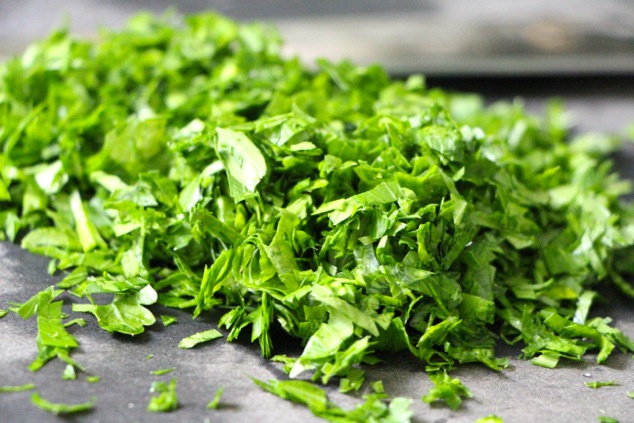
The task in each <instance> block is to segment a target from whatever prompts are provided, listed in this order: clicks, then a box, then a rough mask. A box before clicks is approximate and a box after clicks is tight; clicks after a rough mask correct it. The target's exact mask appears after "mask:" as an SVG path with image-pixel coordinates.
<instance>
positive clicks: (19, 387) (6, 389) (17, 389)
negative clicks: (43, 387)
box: [0, 383, 35, 393]
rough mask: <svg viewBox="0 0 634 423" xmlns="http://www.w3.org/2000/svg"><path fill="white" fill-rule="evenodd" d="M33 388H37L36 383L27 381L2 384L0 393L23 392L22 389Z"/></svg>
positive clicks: (28, 389)
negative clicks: (18, 383)
mask: <svg viewBox="0 0 634 423" xmlns="http://www.w3.org/2000/svg"><path fill="white" fill-rule="evenodd" d="M32 389H35V384H34V383H27V384H25V385H15V386H13V385H5V386H0V393H7V392H22V391H30V390H32Z"/></svg>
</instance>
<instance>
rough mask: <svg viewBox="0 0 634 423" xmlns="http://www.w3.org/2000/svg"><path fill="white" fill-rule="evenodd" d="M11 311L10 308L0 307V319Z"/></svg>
mask: <svg viewBox="0 0 634 423" xmlns="http://www.w3.org/2000/svg"><path fill="white" fill-rule="evenodd" d="M8 313H9V310H2V309H0V319H2V318H3V317H4V316H6V315H7V314H8Z"/></svg>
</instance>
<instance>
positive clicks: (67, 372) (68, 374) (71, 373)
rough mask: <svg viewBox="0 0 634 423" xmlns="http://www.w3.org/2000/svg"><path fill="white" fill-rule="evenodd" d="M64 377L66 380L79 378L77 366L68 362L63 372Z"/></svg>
mask: <svg viewBox="0 0 634 423" xmlns="http://www.w3.org/2000/svg"><path fill="white" fill-rule="evenodd" d="M62 379H64V380H75V379H77V373H76V372H75V367H74V366H73V365H72V364H67V365H66V367H65V368H64V372H63V373H62Z"/></svg>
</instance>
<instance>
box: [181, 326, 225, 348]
mask: <svg viewBox="0 0 634 423" xmlns="http://www.w3.org/2000/svg"><path fill="white" fill-rule="evenodd" d="M218 338H222V334H221V333H220V332H218V331H217V330H216V329H210V330H206V331H204V332H198V333H195V334H193V335H191V336H188V337H187V338H184V339H182V340H181V342H179V343H178V348H194V347H195V346H196V345H198V344H200V343H202V342H207V341H212V340H214V339H218Z"/></svg>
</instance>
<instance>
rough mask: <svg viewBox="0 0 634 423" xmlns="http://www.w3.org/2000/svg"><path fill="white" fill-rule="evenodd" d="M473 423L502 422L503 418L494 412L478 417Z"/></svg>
mask: <svg viewBox="0 0 634 423" xmlns="http://www.w3.org/2000/svg"><path fill="white" fill-rule="evenodd" d="M475 423H504V420H502V419H501V418H499V417H498V416H496V415H495V414H491V415H490V416H486V417H481V418H479V419H478V420H476V421H475Z"/></svg>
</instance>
